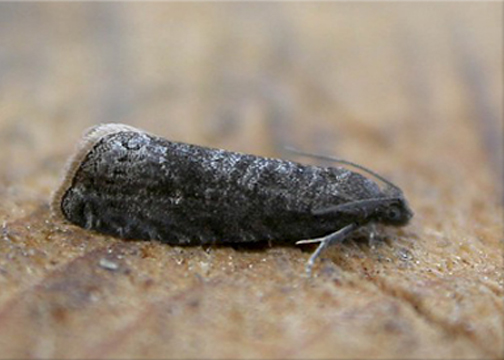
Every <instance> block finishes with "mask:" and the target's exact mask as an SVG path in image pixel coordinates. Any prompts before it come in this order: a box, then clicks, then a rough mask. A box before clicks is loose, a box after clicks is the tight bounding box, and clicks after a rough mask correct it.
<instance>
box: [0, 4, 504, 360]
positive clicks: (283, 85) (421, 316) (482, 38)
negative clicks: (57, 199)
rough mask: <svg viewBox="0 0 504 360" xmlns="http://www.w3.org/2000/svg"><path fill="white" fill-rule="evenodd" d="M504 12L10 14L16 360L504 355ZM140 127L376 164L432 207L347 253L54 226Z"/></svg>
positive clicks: (5, 45) (8, 138) (4, 316)
mask: <svg viewBox="0 0 504 360" xmlns="http://www.w3.org/2000/svg"><path fill="white" fill-rule="evenodd" d="M502 14H503V5H502V4H501V3H446V4H436V3H425V4H417V3H388V4H379V3H368V4H364V3H360V4H353V3H314V4H311V3H309V4H301V3H277V4H270V3H258V4H253V3H185V4H175V3H166V4H163V3H157V4H154V3H153V4H138V3H137V4H135V3H127V4H126V3H125V4H121V3H103V4H95V3H89V4H86V3H67V4H63V3H46V4H43V3H40V4H22V3H18V4H16V3H12V4H8V3H7V4H0V77H1V81H0V195H1V198H2V201H1V202H0V226H1V229H0V230H1V232H0V358H32V357H37V358H438V359H439V358H483V357H484V358H499V357H502V356H503V353H504V330H503V324H504V303H503V298H504V279H503V265H504V264H503V256H502V246H503V240H502V239H503V238H502V233H503V231H504V228H503V223H502V219H503V209H502V204H503V202H502V200H503V196H502V185H503V183H504V181H503V177H502V173H503V170H502V163H503V158H502V157H503V151H502V150H503V136H502V134H503V132H502V124H503V119H502V114H503V105H502V98H503V86H502V78H503V66H502V65H503V59H502V43H503V35H502V34H503V29H502V26H503V25H502V24H503V18H502V17H503V15H502ZM100 122H123V123H127V124H130V125H133V126H137V127H140V128H143V129H146V130H149V131H151V132H153V133H156V134H159V135H161V136H164V137H166V138H169V139H173V140H176V141H184V142H190V143H196V144H201V145H206V146H212V147H220V148H226V149H229V150H234V151H242V152H250V153H254V154H257V155H262V156H280V157H287V156H289V155H288V154H286V153H284V152H283V151H282V146H284V145H291V146H294V147H297V148H301V149H305V150H307V151H310V152H318V153H325V154H331V155H335V156H338V157H342V158H345V159H349V160H352V161H355V162H357V163H360V164H363V165H366V166H368V167H370V168H372V169H374V170H376V171H378V172H379V173H381V174H384V175H386V176H388V177H389V178H390V179H391V180H392V181H394V182H395V183H397V184H398V185H399V186H401V187H402V188H403V190H404V192H405V194H406V196H407V198H408V199H409V200H410V204H411V207H412V208H413V210H414V211H415V217H414V219H413V221H412V223H411V225H409V226H408V227H406V228H404V229H399V230H397V229H387V228H383V229H378V230H379V236H378V239H377V240H376V241H373V242H368V241H367V240H366V239H365V236H361V237H359V238H356V239H355V240H352V241H349V242H347V243H346V244H344V245H342V246H339V247H335V248H331V249H329V250H328V251H327V252H326V253H324V255H323V259H322V261H321V262H320V263H319V264H318V265H317V266H316V268H315V269H314V273H315V276H314V277H313V278H312V279H306V278H305V276H304V271H303V267H304V264H305V262H306V260H307V259H308V257H309V255H310V251H312V250H313V248H311V247H303V248H300V247H288V246H287V247H265V248H263V247H210V248H202V247H185V248H180V247H173V246H168V245H163V244H161V243H158V242H140V241H123V240H120V239H115V238H112V237H106V236H100V235H98V234H95V233H93V232H89V231H85V230H83V229H80V228H77V227H75V226H71V225H68V224H65V223H63V222H61V221H55V220H54V219H52V218H51V217H50V212H49V207H48V202H49V197H50V194H51V192H52V191H53V190H54V189H55V187H56V185H57V184H58V181H59V176H60V172H61V170H62V169H63V166H64V163H65V161H66V159H67V157H68V156H69V155H70V154H71V152H72V150H73V147H74V146H75V143H76V142H77V141H78V139H79V137H80V135H81V133H82V131H83V130H84V129H85V128H87V127H89V126H92V125H94V124H97V123H100Z"/></svg>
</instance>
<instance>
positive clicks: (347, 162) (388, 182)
mask: <svg viewBox="0 0 504 360" xmlns="http://www.w3.org/2000/svg"><path fill="white" fill-rule="evenodd" d="M284 148H285V150H287V151H290V152H292V153H294V154H297V155H302V156H306V157H310V158H313V159H320V160H328V161H332V162H335V163H339V164H345V165H350V166H353V167H355V168H357V169H360V170H362V171H365V172H366V173H368V174H370V175H372V176H374V177H375V178H377V179H378V180H381V181H382V182H383V183H385V184H386V185H388V186H390V187H391V188H392V189H394V190H395V191H396V192H397V194H402V190H401V189H400V188H399V187H398V186H396V185H394V184H393V183H392V182H391V181H389V180H387V179H385V178H384V177H383V176H381V175H379V174H377V173H375V172H374V171H373V170H370V169H368V168H366V167H365V166H362V165H359V164H356V163H354V162H351V161H348V160H343V159H338V158H335V157H332V156H329V155H320V154H313V153H308V152H304V151H301V150H298V149H296V148H293V147H291V146H284Z"/></svg>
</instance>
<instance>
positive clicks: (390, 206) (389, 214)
mask: <svg viewBox="0 0 504 360" xmlns="http://www.w3.org/2000/svg"><path fill="white" fill-rule="evenodd" d="M374 216H375V217H376V221H377V222H380V223H382V224H386V225H394V226H402V225H406V224H407V223H408V222H409V220H410V219H411V218H412V217H413V211H411V209H410V207H409V205H408V202H407V201H406V199H405V198H404V197H402V196H399V197H396V198H389V199H384V200H383V203H382V204H380V206H378V207H377V208H376V210H375V213H374Z"/></svg>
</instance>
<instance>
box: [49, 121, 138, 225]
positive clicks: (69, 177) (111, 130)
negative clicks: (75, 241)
mask: <svg viewBox="0 0 504 360" xmlns="http://www.w3.org/2000/svg"><path fill="white" fill-rule="evenodd" d="M126 131H128V132H129V131H134V132H142V133H145V132H144V131H143V130H139V129H136V128H134V127H132V126H129V125H124V124H100V125H96V126H93V127H91V128H89V129H87V130H86V131H85V132H84V135H83V137H82V139H81V140H80V141H79V144H78V145H77V148H76V150H75V152H74V153H73V155H72V156H71V157H70V159H69V160H68V162H67V164H66V166H65V170H64V172H63V176H62V179H61V182H60V185H59V186H58V188H57V189H56V191H54V193H53V194H52V197H51V213H52V216H54V217H55V218H57V219H59V220H65V216H64V215H63V212H62V211H61V201H62V200H63V196H64V195H65V193H66V192H67V191H68V189H69V188H70V187H71V186H72V182H73V178H74V176H75V174H76V173H77V171H78V170H79V168H80V166H81V164H82V162H83V161H84V160H85V158H86V156H87V154H88V153H89V152H90V151H91V150H92V149H93V147H94V146H95V145H96V144H98V142H100V140H101V139H103V138H104V137H105V136H108V135H111V134H115V133H119V132H126Z"/></svg>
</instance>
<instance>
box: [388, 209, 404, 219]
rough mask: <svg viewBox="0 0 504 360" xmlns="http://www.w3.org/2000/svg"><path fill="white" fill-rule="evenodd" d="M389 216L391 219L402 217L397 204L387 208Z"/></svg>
mask: <svg viewBox="0 0 504 360" xmlns="http://www.w3.org/2000/svg"><path fill="white" fill-rule="evenodd" d="M387 217H388V218H389V219H391V220H399V218H400V217H401V210H400V209H399V208H398V207H397V206H392V207H391V208H390V209H388V210H387Z"/></svg>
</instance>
